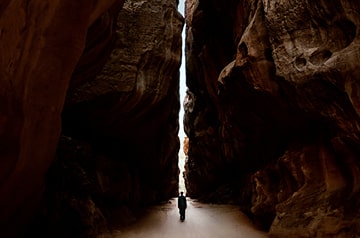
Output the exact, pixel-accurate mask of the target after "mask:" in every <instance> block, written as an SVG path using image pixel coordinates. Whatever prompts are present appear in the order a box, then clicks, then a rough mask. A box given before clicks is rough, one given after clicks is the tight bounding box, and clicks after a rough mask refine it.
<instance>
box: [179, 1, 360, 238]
mask: <svg viewBox="0 0 360 238" xmlns="http://www.w3.org/2000/svg"><path fill="white" fill-rule="evenodd" d="M359 10H360V5H359V3H358V2H357V1H351V0H350V1H341V0H337V1H332V2H331V3H330V2H324V1H315V2H314V1H312V2H309V1H296V2H295V1H287V2H284V1H278V0H271V1H266V0H263V1H256V0H254V1H253V0H248V1H239V0H234V1H226V2H224V1H217V0H213V1H202V0H187V2H186V24H187V29H186V33H187V39H186V54H187V58H186V60H187V85H188V88H189V91H188V95H187V99H186V101H185V106H186V108H185V111H186V113H185V119H184V122H185V129H186V133H187V135H188V137H189V150H188V164H187V174H186V180H187V190H188V194H189V195H190V196H192V197H198V198H202V199H204V200H210V201H217V202H235V203H238V204H239V205H240V206H241V207H242V209H243V210H244V211H246V212H247V213H248V214H249V216H251V217H252V218H253V219H254V221H255V222H256V223H257V224H258V225H259V226H260V227H262V228H263V229H265V230H269V232H270V234H271V235H272V236H274V237H284V236H285V235H286V236H288V235H291V237H325V236H326V237H328V236H329V237H330V236H331V237H352V236H358V235H359V234H360V227H359V216H358V211H359V202H358V201H359V183H358V177H359V171H360V170H359V168H360V167H359V165H360V164H359V159H358V158H359V155H360V154H359V153H360V146H359V145H360V140H359V132H360V131H359V104H358V100H359V96H358V93H357V91H358V87H359V82H358V80H359V78H360V77H359V76H360V70H359V62H360V61H359V59H360V54H359V52H360V51H359V49H360V48H359V46H360V45H359V25H360V18H359V13H360V12H359Z"/></svg>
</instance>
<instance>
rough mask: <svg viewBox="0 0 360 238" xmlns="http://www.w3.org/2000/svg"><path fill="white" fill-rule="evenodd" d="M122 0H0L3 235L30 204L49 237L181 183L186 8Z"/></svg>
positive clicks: (28, 214)
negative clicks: (180, 86)
mask: <svg viewBox="0 0 360 238" xmlns="http://www.w3.org/2000/svg"><path fill="white" fill-rule="evenodd" d="M123 2H124V1H122V0H120V1H114V0H106V1H96V0H94V1H76V2H74V1H39V0H31V1H13V0H9V1H7V0H6V1H2V2H1V3H0V16H1V17H0V51H1V56H0V88H1V89H0V98H1V103H0V141H1V147H0V158H1V162H0V178H1V180H0V181H1V182H0V195H1V196H0V211H1V212H0V227H1V230H2V236H4V237H21V235H23V234H24V231H25V230H29V227H28V226H29V224H33V223H32V222H33V221H34V216H35V214H36V212H37V214H38V215H37V218H36V219H40V218H42V219H44V218H45V220H46V221H45V222H48V225H49V226H48V227H47V228H48V229H50V232H51V229H52V228H54V230H55V231H56V229H57V231H60V232H59V233H57V232H54V233H53V234H52V235H51V237H55V236H56V235H57V236H59V237H63V236H67V237H71V236H74V237H81V236H84V237H93V236H96V235H97V233H99V232H103V231H104V230H106V229H107V224H106V218H109V217H111V216H112V215H114V214H111V213H110V212H109V211H113V212H114V213H116V212H120V214H122V215H124V214H125V212H127V211H129V209H130V208H131V207H137V206H140V205H141V204H145V203H151V202H154V201H158V200H161V199H164V198H168V197H170V196H174V194H175V193H176V190H177V172H178V169H177V153H178V147H179V142H178V138H177V130H178V124H177V123H178V122H177V119H178V115H177V114H178V108H179V98H178V76H179V75H178V69H179V64H180V56H181V29H182V24H183V18H182V17H181V16H180V14H179V13H178V12H177V10H176V8H177V2H176V1H175V0H174V1H127V3H126V4H125V7H124V8H123V9H122V11H121V14H120V15H119V16H118V13H119V10H120V9H121V8H122V5H123ZM114 47H115V49H114ZM109 56H110V58H109ZM63 109H64V110H63ZM61 134H63V137H62V138H63V139H62V140H61V141H62V142H61V143H60V144H59V145H58V141H59V138H60V135H61ZM57 148H58V152H57V155H56V149H57ZM55 157H57V160H56V161H55V162H54V158H55ZM52 163H53V165H52V167H51V170H50V171H48V169H49V166H50V164H52ZM65 175H68V176H65ZM45 177H46V178H47V179H46V186H45ZM63 179H64V180H63ZM77 186H79V189H76V188H77ZM44 191H46V193H45V194H46V196H45V197H44ZM130 203H131V204H130ZM40 204H41V206H40ZM129 204H130V205H129ZM115 208H116V209H115ZM115 215H116V214H115ZM39 217H40V218H39ZM48 219H49V220H48ZM57 221H59V223H56V222H57ZM38 222H39V223H40V224H38ZM34 224H36V225H39V226H40V227H41V221H40V220H37V222H35V223H34ZM52 225H54V226H55V227H51V226H52ZM33 228H34V227H33ZM79 228H80V230H81V229H82V228H84V229H83V230H81V231H80V230H79ZM30 229H31V228H30ZM34 229H36V228H34ZM75 231H76V232H75ZM77 232H78V233H77ZM45 233H46V231H45ZM34 234H37V235H39V233H37V232H36V231H35V232H34Z"/></svg>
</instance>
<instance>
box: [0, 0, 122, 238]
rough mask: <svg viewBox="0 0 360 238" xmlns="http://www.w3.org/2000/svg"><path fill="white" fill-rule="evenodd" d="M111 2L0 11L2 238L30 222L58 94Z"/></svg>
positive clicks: (47, 159) (9, 6)
mask: <svg viewBox="0 0 360 238" xmlns="http://www.w3.org/2000/svg"><path fill="white" fill-rule="evenodd" d="M114 2H115V1H112V0H108V1H101V2H98V1H91V2H89V1H86V2H85V1H77V2H76V3H74V2H71V1H61V2H51V3H50V2H44V1H37V0H34V1H5V2H3V3H1V6H0V12H1V17H0V38H1V40H0V51H1V60H0V67H1V68H0V79H1V80H0V84H1V85H0V88H1V91H0V98H1V106H0V110H1V113H0V114H1V119H0V138H1V149H0V157H1V164H0V168H1V169H0V170H1V171H0V176H1V185H0V194H1V196H0V210H1V216H0V224H1V229H2V231H3V234H4V235H5V234H7V231H10V232H14V233H17V232H19V233H21V232H22V231H23V228H24V226H25V224H26V223H27V222H28V221H29V219H31V217H32V214H34V210H35V209H36V206H37V205H38V203H39V201H40V199H41V194H42V191H43V188H44V175H45V172H46V170H47V169H48V166H49V164H50V163H51V161H52V160H53V158H54V155H55V150H56V146H57V142H58V138H59V135H60V121H61V120H60V118H61V115H60V114H61V111H62V106H63V103H64V99H65V94H66V90H67V87H68V84H69V81H70V77H71V74H72V72H73V70H74V68H75V66H76V64H77V62H78V60H79V58H80V56H81V54H82V51H83V48H84V46H85V39H86V32H87V30H88V28H89V26H90V25H91V24H92V23H93V22H94V21H95V20H96V19H97V18H98V17H99V16H100V15H101V14H102V13H103V12H104V11H105V10H106V9H107V8H109V7H110V6H111V5H112V4H113V3H114ZM64 16H66V17H64ZM9 235H11V233H10V234H9ZM5 236H6V235H5Z"/></svg>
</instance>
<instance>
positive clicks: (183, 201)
mask: <svg viewBox="0 0 360 238" xmlns="http://www.w3.org/2000/svg"><path fill="white" fill-rule="evenodd" d="M186 207H187V204H186V197H185V196H184V192H181V193H180V196H179V197H178V208H179V213H180V220H181V221H184V220H185V209H186Z"/></svg>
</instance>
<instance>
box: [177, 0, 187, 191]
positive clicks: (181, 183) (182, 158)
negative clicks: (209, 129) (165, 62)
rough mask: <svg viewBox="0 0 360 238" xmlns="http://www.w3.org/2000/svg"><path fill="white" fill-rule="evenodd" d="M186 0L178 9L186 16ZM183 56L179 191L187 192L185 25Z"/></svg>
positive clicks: (181, 1)
mask: <svg viewBox="0 0 360 238" xmlns="http://www.w3.org/2000/svg"><path fill="white" fill-rule="evenodd" d="M184 9H185V0H180V2H179V6H178V11H179V12H180V13H181V14H182V15H183V16H185V10H184ZM181 36H182V56H181V66H180V91H179V93H180V104H181V106H180V112H179V134H178V135H179V140H180V150H179V155H178V156H179V162H178V166H179V169H180V175H179V192H185V193H186V188H185V182H184V177H183V173H184V166H185V154H184V147H183V142H184V138H185V132H184V125H183V118H184V106H183V103H184V98H185V95H186V75H185V26H184V29H183V31H182V34H181Z"/></svg>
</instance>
